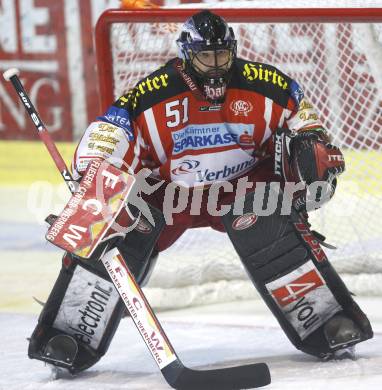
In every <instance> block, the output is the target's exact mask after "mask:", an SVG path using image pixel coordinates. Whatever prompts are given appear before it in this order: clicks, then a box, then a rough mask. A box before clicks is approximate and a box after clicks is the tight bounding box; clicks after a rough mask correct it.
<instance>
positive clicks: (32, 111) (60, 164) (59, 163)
mask: <svg viewBox="0 0 382 390" xmlns="http://www.w3.org/2000/svg"><path fill="white" fill-rule="evenodd" d="M9 81H10V82H11V83H12V85H13V87H14V88H15V90H16V92H17V94H18V95H19V98H20V100H21V101H22V103H23V105H24V107H25V110H26V111H27V112H28V114H29V116H30V118H31V119H32V121H33V123H34V125H35V127H36V129H37V132H38V136H39V137H40V139H41V141H42V142H43V143H44V144H45V146H46V148H47V149H48V152H49V154H50V155H51V156H52V159H53V161H54V163H55V164H56V167H57V168H58V170H59V171H60V173H61V176H62V177H63V179H64V180H65V183H66V184H67V186H68V187H69V189H70V191H71V192H72V193H73V192H75V191H76V188H77V185H78V184H77V182H76V181H75V180H73V178H72V176H71V174H70V171H69V170H68V168H67V166H66V163H65V161H64V159H63V158H62V156H61V154H60V152H59V151H58V149H57V147H56V145H55V143H54V142H53V139H52V137H51V136H50V134H49V132H48V130H47V128H46V127H45V125H44V123H43V121H42V120H41V118H40V116H39V114H38V112H37V110H36V108H35V107H34V105H33V103H32V102H31V100H30V98H29V96H28V94H27V92H26V91H25V89H24V87H23V85H22V83H21V81H20V79H19V77H18V76H17V74H15V75H13V76H11V77H10V79H9Z"/></svg>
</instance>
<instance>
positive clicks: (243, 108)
mask: <svg viewBox="0 0 382 390" xmlns="http://www.w3.org/2000/svg"><path fill="white" fill-rule="evenodd" d="M229 108H230V109H231V111H233V112H234V114H235V115H236V116H237V115H242V116H248V113H249V112H251V111H252V110H253V106H252V104H251V103H250V102H248V101H246V100H233V101H232V102H231V104H230V106H229Z"/></svg>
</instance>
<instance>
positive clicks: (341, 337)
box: [324, 313, 361, 360]
mask: <svg viewBox="0 0 382 390" xmlns="http://www.w3.org/2000/svg"><path fill="white" fill-rule="evenodd" d="M324 335H325V337H326V339H327V340H328V343H329V345H330V347H331V348H332V349H333V353H331V354H328V355H327V356H325V358H324V360H330V359H336V360H342V359H352V360H354V359H355V346H354V344H356V343H358V342H359V341H360V340H361V331H360V330H359V328H358V327H357V325H356V324H355V323H354V322H353V321H352V320H351V319H349V318H347V317H345V316H344V315H343V314H341V313H339V314H337V315H335V316H334V317H332V318H331V319H330V320H329V321H328V322H327V323H326V325H325V326H324Z"/></svg>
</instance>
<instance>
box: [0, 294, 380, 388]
mask: <svg viewBox="0 0 382 390" xmlns="http://www.w3.org/2000/svg"><path fill="white" fill-rule="evenodd" d="M360 303H361V305H362V306H363V308H364V309H365V310H366V311H367V312H369V314H370V316H371V319H372V321H373V325H374V328H375V330H376V335H375V337H374V339H372V340H370V341H367V342H364V343H362V344H360V345H359V346H358V348H357V356H358V359H357V360H356V361H351V360H346V361H335V362H334V361H333V362H321V361H319V360H317V359H315V358H314V357H311V356H308V355H305V354H303V353H301V352H299V351H297V350H295V349H294V347H293V346H292V345H291V344H290V343H289V341H288V340H287V339H286V337H285V336H284V334H283V332H282V331H281V330H280V329H279V327H278V326H277V324H276V323H275V320H274V319H273V318H272V317H271V316H270V314H269V313H267V309H266V308H265V307H264V305H263V304H262V303H261V302H242V303H231V304H223V305H214V306H205V307H202V308H198V309H187V310H182V311H174V312H162V313H160V314H159V317H160V319H161V321H162V322H163V326H164V328H165V331H166V332H167V334H168V336H169V338H170V340H171V342H172V343H173V345H174V347H175V349H176V351H177V353H178V355H179V357H180V358H181V359H182V361H183V362H184V364H185V365H187V366H190V367H198V368H201V369H203V368H207V367H209V366H211V365H212V366H214V367H218V366H219V367H221V366H229V365H240V364H246V363H254V362H262V361H264V362H266V363H268V365H269V367H270V371H271V375H272V384H271V385H270V386H268V387H267V388H268V389H280V390H281V389H282V390H285V389H294V390H295V389H296V388H301V387H303V388H304V389H312V390H324V389H325V390H334V389H336V390H337V389H339V388H341V387H342V388H345V387H346V389H347V390H355V389H357V390H359V389H381V388H382V352H381V351H382V334H381V330H382V327H381V322H380V319H381V318H380V314H378V313H377V312H376V313H375V314H374V312H373V311H374V310H377V308H378V306H380V303H381V301H380V300H379V299H373V300H368V299H362V300H361V301H360ZM36 321H37V316H36V315H35V314H16V313H5V312H3V313H0V334H1V340H2V341H1V350H0V373H1V374H0V389H2V390H3V389H4V390H5V389H6V390H13V389H14V390H32V389H33V390H34V389H36V390H37V389H53V390H59V389H70V388H72V387H75V389H76V390H88V389H94V390H98V389H99V390H101V389H102V390H111V389H113V390H114V389H115V390H116V389H131V390H138V389H155V390H156V389H157V390H160V389H169V388H170V387H169V386H168V385H167V383H166V382H165V380H164V379H163V378H162V376H161V373H160V371H159V370H158V369H157V367H156V365H155V363H154V361H153V360H152V358H151V355H150V354H149V352H148V351H147V349H146V347H145V345H144V343H143V341H142V340H141V339H140V336H139V334H138V332H137V330H136V329H135V328H134V325H133V323H132V321H131V320H130V319H128V318H126V319H124V320H123V321H122V322H121V324H120V326H119V329H118V331H117V333H116V335H115V338H114V340H113V342H112V344H111V346H110V349H109V351H108V352H107V354H106V355H105V356H104V357H103V358H102V359H101V360H100V362H98V363H97V364H96V365H95V366H93V367H92V368H90V369H89V370H87V371H86V372H83V373H81V374H79V375H78V376H76V377H70V376H65V377H63V378H61V379H58V380H53V379H52V377H51V372H50V369H49V367H48V366H45V365H44V363H42V362H39V361H36V360H29V359H28V358H27V341H26V338H27V337H29V336H30V334H31V332H32V330H33V328H34V326H35V324H36ZM196 390H197V389H196ZM216 390H218V389H216Z"/></svg>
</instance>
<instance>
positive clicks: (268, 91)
mask: <svg viewBox="0 0 382 390" xmlns="http://www.w3.org/2000/svg"><path fill="white" fill-rule="evenodd" d="M235 67H236V72H234V76H233V79H232V83H231V85H232V87H233V88H239V89H245V90H248V91H252V92H257V93H260V94H261V95H263V96H265V97H268V98H270V99H272V100H274V101H275V102H276V103H277V104H280V105H281V106H283V107H286V106H287V104H288V100H289V99H290V98H291V90H292V89H293V91H296V90H297V89H298V88H296V85H297V86H298V84H297V83H296V82H295V81H294V80H293V79H291V78H290V77H289V76H287V75H286V74H285V73H283V72H282V71H280V70H279V69H277V68H276V67H274V66H272V65H269V64H265V63H261V62H251V61H246V60H243V59H241V58H237V60H236V63H235Z"/></svg>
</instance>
